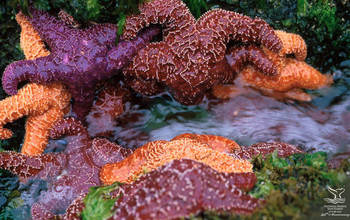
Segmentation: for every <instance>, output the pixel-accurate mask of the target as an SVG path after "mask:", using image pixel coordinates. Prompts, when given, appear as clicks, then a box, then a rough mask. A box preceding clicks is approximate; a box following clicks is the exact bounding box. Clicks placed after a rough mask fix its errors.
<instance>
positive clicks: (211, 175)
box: [0, 118, 302, 219]
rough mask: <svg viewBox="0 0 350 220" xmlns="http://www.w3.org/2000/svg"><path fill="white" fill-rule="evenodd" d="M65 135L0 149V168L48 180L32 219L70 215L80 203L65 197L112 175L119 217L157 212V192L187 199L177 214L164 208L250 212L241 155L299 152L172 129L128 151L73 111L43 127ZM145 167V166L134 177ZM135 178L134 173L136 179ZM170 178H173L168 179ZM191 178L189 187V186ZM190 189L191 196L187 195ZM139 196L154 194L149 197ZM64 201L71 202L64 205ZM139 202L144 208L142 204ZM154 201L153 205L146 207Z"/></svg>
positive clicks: (248, 177) (177, 200) (250, 181)
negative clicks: (44, 144)
mask: <svg viewBox="0 0 350 220" xmlns="http://www.w3.org/2000/svg"><path fill="white" fill-rule="evenodd" d="M64 135H68V137H66V140H67V142H68V145H67V147H66V149H65V150H64V152H61V153H47V154H42V155H39V156H27V155H24V154H20V153H16V152H1V153H0V167H1V168H2V169H7V170H10V171H11V172H13V173H14V174H16V175H18V176H19V177H20V179H21V180H22V181H27V180H28V179H32V178H39V179H43V180H46V181H48V183H49V186H50V187H49V189H48V190H47V191H46V192H43V193H42V194H41V195H40V198H39V200H38V201H37V202H36V204H34V205H33V207H32V215H33V217H34V218H35V219H47V218H51V217H54V216H55V215H57V214H59V213H62V212H64V211H65V210H67V213H66V214H65V216H72V215H73V214H72V212H73V213H74V212H75V211H74V210H76V208H74V206H76V205H79V206H82V204H81V203H79V202H77V201H75V202H73V203H72V201H73V200H74V199H76V198H77V197H78V196H79V195H84V194H86V193H87V192H88V188H89V187H91V186H98V185H100V184H101V182H104V183H107V184H110V183H112V182H113V181H121V182H127V183H129V184H126V185H123V186H122V187H121V188H120V189H118V192H117V193H115V196H117V194H118V195H119V194H120V193H122V195H123V197H122V199H121V200H117V202H116V205H115V209H116V210H117V211H116V214H115V218H124V217H123V216H125V215H126V216H128V215H129V217H130V216H131V215H133V216H138V215H140V216H153V215H156V217H157V216H158V215H159V217H161V216H162V215H163V214H164V213H163V214H161V213H162V212H161V210H163V209H164V207H163V206H162V203H160V204H158V203H157V202H159V201H163V199H172V200H169V201H172V203H171V204H172V206H174V207H173V208H172V209H171V210H178V209H179V206H181V207H184V206H182V205H181V204H182V203H183V205H186V204H187V205H189V206H192V208H191V209H184V210H182V211H181V212H178V213H174V212H173V211H171V210H169V212H168V214H169V215H174V217H176V215H178V216H188V215H189V214H191V213H197V212H199V211H201V210H204V209H208V208H209V209H211V208H212V209H214V210H217V211H235V212H237V213H250V212H252V211H253V210H255V209H256V208H257V207H258V206H259V204H260V203H259V200H257V199H254V198H252V197H250V196H248V195H246V194H245V193H244V192H243V191H248V190H250V189H251V188H252V187H253V186H254V184H255V182H256V177H255V174H254V173H253V172H252V165H251V164H250V162H249V161H248V160H246V159H250V158H251V157H252V156H255V155H257V154H262V155H263V156H264V155H266V154H268V153H271V152H273V151H274V150H277V151H278V154H279V156H283V157H286V156H289V155H291V154H294V153H302V151H300V150H298V149H297V148H296V147H294V146H293V145H288V144H283V143H261V144H256V145H252V146H251V147H240V146H239V145H238V144H237V143H235V142H234V141H232V140H229V139H227V138H224V137H219V136H214V135H195V134H183V135H179V136H177V137H175V138H174V139H173V140H171V141H157V142H151V143H149V144H146V145H145V146H143V147H141V148H139V149H137V150H135V151H134V152H132V151H131V150H129V149H124V148H122V147H120V146H118V145H116V144H114V143H112V142H109V141H108V140H106V139H101V138H95V139H90V138H89V135H88V133H87V130H86V129H85V127H84V126H83V125H82V124H81V123H80V122H79V121H77V120H76V119H74V118H66V119H64V120H62V121H60V122H58V123H57V124H55V126H54V128H53V129H52V130H51V133H50V136H51V137H52V138H59V137H61V136H64ZM238 158H239V159H238ZM172 161H174V162H172ZM113 163H114V164H113ZM110 164H111V165H110ZM118 164H122V165H123V166H119V168H120V172H110V173H111V174H109V175H108V176H106V174H105V172H106V170H107V171H108V169H112V171H114V170H115V169H116V168H115V167H116V166H117V167H118ZM115 165H116V166H115ZM125 169H126V170H128V169H129V170H130V172H126V171H125ZM145 171H151V172H150V173H149V174H147V175H143V176H142V177H141V178H139V179H138V177H139V176H140V174H142V173H143V172H145ZM107 177H108V178H107ZM136 179H138V180H137V181H136V182H135V180H136ZM158 180H159V181H158ZM168 181H170V182H168ZM172 181H175V182H173V184H170V183H171V182H172ZM193 181H194V182H193ZM174 183H176V184H174ZM227 183H229V184H227ZM193 184H194V185H195V186H196V187H195V188H193V187H189V186H192V185H193ZM197 184H198V186H197ZM172 186H179V187H180V186H181V187H180V188H177V187H172ZM180 189H182V191H181V190H180ZM199 189H201V190H199ZM164 190H165V191H167V192H168V193H167V194H164V193H163V191H164ZM179 190H180V191H179ZM193 190H195V191H193ZM241 190H243V191H241ZM68 192H69V193H68ZM151 192H152V193H151ZM135 193H136V194H137V195H139V196H137V195H136V194H135ZM212 193H214V194H212ZM217 193H219V194H217ZM134 194H135V195H134ZM216 194H217V195H216ZM190 195H195V196H194V197H193V196H191V199H190V198H187V197H188V196H190ZM203 195H205V196H204V197H203ZM210 195H211V196H214V198H218V196H219V195H225V196H224V197H225V198H226V199H224V200H221V199H220V201H221V202H219V201H217V200H206V199H205V197H206V196H210ZM215 195H216V196H215ZM145 196H146V197H149V196H151V197H152V198H154V199H151V200H149V199H146V198H145ZM219 197H220V198H221V196H219ZM81 198H82V196H81ZM135 199H137V200H140V201H138V202H137V204H140V207H139V208H137V209H134V212H135V213H133V212H127V211H126V210H129V209H130V207H129V206H130V205H131V204H134V202H135V201H134V200H135ZM141 201H143V202H141ZM69 204H71V206H70V207H69V208H68V209H67V207H68V205H69ZM176 204H178V205H176ZM249 204H251V206H249ZM141 206H146V207H149V209H148V208H147V209H142V208H141ZM155 206H157V208H156V209H159V212H158V211H157V212H153V211H152V210H153V209H154V208H155ZM151 207H153V208H151ZM181 207H180V209H182V208H181ZM82 208H83V206H82ZM146 210H148V211H146Z"/></svg>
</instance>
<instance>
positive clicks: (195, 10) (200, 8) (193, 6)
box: [184, 0, 209, 18]
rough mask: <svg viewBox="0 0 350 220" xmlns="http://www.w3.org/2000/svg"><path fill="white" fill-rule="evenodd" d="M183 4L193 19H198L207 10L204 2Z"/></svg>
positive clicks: (187, 0)
mask: <svg viewBox="0 0 350 220" xmlns="http://www.w3.org/2000/svg"><path fill="white" fill-rule="evenodd" d="M184 2H185V3H186V5H187V7H188V8H189V9H190V11H191V13H192V14H193V16H194V17H195V18H199V17H200V16H201V15H202V14H203V13H204V12H206V11H208V9H209V8H208V5H207V2H206V1H205V0H184Z"/></svg>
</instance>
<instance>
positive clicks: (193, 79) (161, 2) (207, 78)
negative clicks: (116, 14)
mask: <svg viewBox="0 0 350 220" xmlns="http://www.w3.org/2000/svg"><path fill="white" fill-rule="evenodd" d="M139 9H140V12H141V13H140V14H138V15H135V16H132V17H128V18H127V20H126V26H125V31H124V34H123V37H124V39H131V38H133V37H135V36H136V34H137V33H138V31H139V30H141V29H142V28H144V27H146V26H149V25H150V24H162V25H163V27H164V29H163V37H164V40H163V41H161V42H156V43H150V44H148V45H147V46H146V47H145V48H143V49H142V50H140V51H139V52H138V54H137V55H136V56H135V57H134V58H133V60H132V63H131V64H130V65H129V66H128V67H127V68H126V69H125V71H124V76H125V77H126V79H127V80H128V81H129V82H131V83H130V85H131V86H132V87H133V88H134V89H135V90H136V91H138V92H140V93H142V94H145V95H150V94H154V93H157V92H159V91H162V90H163V87H167V88H168V89H169V90H170V92H171V93H172V94H173V96H174V98H175V99H176V100H178V101H179V102H181V103H183V104H195V103H198V102H199V101H201V99H202V97H203V95H204V93H205V91H206V90H208V89H210V88H211V87H212V86H213V85H215V84H218V83H228V82H231V81H232V80H233V79H234V73H232V70H231V71H227V70H226V71H224V72H222V71H217V69H222V68H224V67H222V65H223V66H227V63H226V62H225V61H224V57H225V52H226V44H227V43H228V42H229V40H235V41H239V42H244V43H257V44H259V43H261V44H262V45H264V46H266V47H267V48H269V49H271V50H273V51H276V52H277V51H279V50H280V49H281V47H282V44H281V41H280V40H279V38H278V37H277V36H276V35H275V33H274V31H273V29H272V28H271V27H270V26H269V25H268V24H267V23H266V22H264V21H263V20H261V19H251V18H249V17H247V16H243V15H240V14H238V13H235V12H230V11H225V10H220V9H217V10H211V11H209V12H207V13H205V14H204V15H203V16H202V17H201V18H199V20H198V21H196V20H195V18H194V17H193V16H192V15H191V13H190V12H189V10H188V8H187V7H186V5H185V4H184V3H183V2H182V1H181V0H166V1H165V0H153V1H150V2H146V3H144V4H143V5H141V6H140V8H139ZM252 61H253V62H254V60H252ZM218 65H219V67H218ZM224 69H225V68H224ZM263 70H268V69H266V68H265V69H263ZM270 71H271V72H270V73H271V74H273V73H274V72H273V70H272V69H270ZM145 85H146V86H145ZM149 88H151V89H149Z"/></svg>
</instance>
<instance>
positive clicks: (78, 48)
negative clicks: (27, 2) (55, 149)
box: [2, 9, 160, 120]
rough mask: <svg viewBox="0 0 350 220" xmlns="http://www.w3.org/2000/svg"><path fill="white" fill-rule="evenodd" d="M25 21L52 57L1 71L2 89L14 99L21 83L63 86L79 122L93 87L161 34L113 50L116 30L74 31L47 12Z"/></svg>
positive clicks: (105, 27) (147, 34)
mask: <svg viewBox="0 0 350 220" xmlns="http://www.w3.org/2000/svg"><path fill="white" fill-rule="evenodd" d="M30 12H31V15H32V17H28V20H29V21H30V22H31V23H32V25H33V27H34V29H35V30H36V31H38V33H39V35H40V37H41V39H42V40H43V41H45V42H46V43H47V44H48V46H49V47H50V51H51V54H50V55H48V56H46V57H40V58H37V59H35V60H21V61H17V62H14V63H11V64H10V65H9V66H7V68H6V69H5V71H4V74H3V78H2V85H3V88H4V90H5V91H6V93H8V94H9V95H14V94H16V93H17V86H18V84H19V83H21V82H23V81H26V80H27V81H30V82H35V83H49V82H54V81H59V82H63V83H64V84H65V85H67V87H68V89H69V91H70V92H71V94H72V97H73V98H74V104H73V111H74V112H75V113H76V114H77V115H78V117H79V119H81V120H84V117H85V116H86V114H87V113H88V112H89V109H90V106H91V104H92V101H93V97H94V96H93V95H94V89H95V85H96V83H97V82H98V81H101V80H105V79H108V78H110V77H111V76H112V75H114V74H115V73H116V72H117V70H120V69H121V68H122V67H124V66H125V65H126V64H128V62H129V60H130V59H131V58H132V57H133V56H134V55H135V54H136V53H137V52H138V51H139V50H140V49H141V48H143V47H144V46H145V44H146V43H148V42H149V41H150V40H151V39H152V37H154V36H155V35H157V34H158V33H159V32H160V29H159V28H156V27H151V28H149V29H146V30H144V31H142V32H140V34H139V35H138V36H137V37H136V38H134V39H132V40H131V41H121V42H120V43H119V44H118V45H117V46H115V40H116V32H117V26H116V25H113V24H95V25H92V26H91V27H89V28H86V29H76V28H73V27H71V26H70V25H68V24H66V23H65V22H64V21H62V20H59V19H57V18H55V17H53V16H51V15H49V14H48V13H46V12H43V11H39V10H36V9H31V10H30Z"/></svg>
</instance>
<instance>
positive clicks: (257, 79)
mask: <svg viewBox="0 0 350 220" xmlns="http://www.w3.org/2000/svg"><path fill="white" fill-rule="evenodd" d="M275 33H276V35H277V36H278V37H279V39H280V40H281V42H282V45H283V47H282V49H281V51H280V52H279V53H276V52H273V51H271V50H269V49H267V48H265V47H263V48H260V47H257V46H254V45H249V46H240V47H236V48H230V50H229V51H228V54H226V59H227V62H228V64H229V65H230V66H231V68H232V69H233V70H235V71H236V72H240V76H241V77H240V78H241V79H242V81H243V82H244V83H245V84H248V85H249V86H252V87H254V88H257V89H260V90H263V91H265V92H267V93H271V94H272V95H273V93H278V94H279V95H280V96H283V97H285V98H290V99H296V100H299V101H310V100H311V96H310V95H308V94H306V93H305V92H303V91H302V89H319V88H321V87H324V86H327V85H330V84H331V83H332V81H333V80H332V77H331V76H330V75H323V74H322V73H320V72H319V71H317V70H316V69H314V68H313V67H311V66H310V65H308V64H307V63H306V62H305V61H304V60H305V58H306V55H307V48H306V43H305V41H304V39H303V38H302V37H301V36H299V35H297V34H292V33H286V32H284V31H275ZM291 56H294V58H292V57H291ZM249 57H255V58H256V59H259V60H260V62H261V63H266V65H267V64H270V63H271V61H272V63H273V64H274V66H273V67H276V68H277V74H276V75H275V76H266V75H264V74H263V73H262V72H261V70H259V69H258V68H255V67H253V66H248V67H246V68H244V69H243V70H242V71H240V70H241V69H242V67H241V63H242V60H247V59H249ZM234 90H235V89H234V88H232V86H227V85H217V86H215V87H214V88H213V94H214V95H215V96H216V97H219V98H228V97H230V96H231V94H230V91H234ZM233 96H234V94H233Z"/></svg>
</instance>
